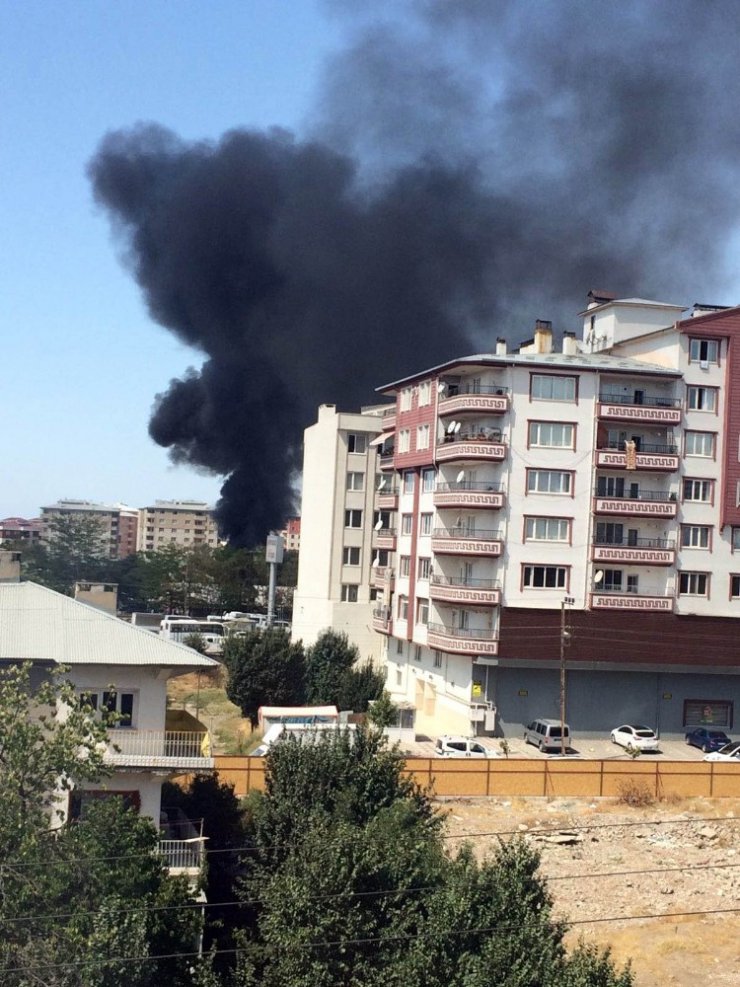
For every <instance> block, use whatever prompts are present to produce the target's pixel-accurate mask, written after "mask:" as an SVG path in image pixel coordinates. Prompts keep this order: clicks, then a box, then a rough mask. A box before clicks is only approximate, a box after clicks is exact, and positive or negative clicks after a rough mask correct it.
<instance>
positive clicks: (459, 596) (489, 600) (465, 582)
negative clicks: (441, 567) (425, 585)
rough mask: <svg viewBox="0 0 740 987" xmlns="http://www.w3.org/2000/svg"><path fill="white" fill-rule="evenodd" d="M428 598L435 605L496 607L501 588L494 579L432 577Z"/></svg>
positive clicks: (499, 598)
mask: <svg viewBox="0 0 740 987" xmlns="http://www.w3.org/2000/svg"><path fill="white" fill-rule="evenodd" d="M429 596H430V598H431V599H432V600H434V601H435V602H437V603H453V604H467V605H468V606H481V607H497V606H498V605H499V604H500V602H501V586H500V584H499V583H498V582H497V581H496V580H495V579H475V578H472V577H471V578H466V577H465V576H458V577H452V578H450V579H448V578H447V577H446V576H432V581H431V583H430V585H429Z"/></svg>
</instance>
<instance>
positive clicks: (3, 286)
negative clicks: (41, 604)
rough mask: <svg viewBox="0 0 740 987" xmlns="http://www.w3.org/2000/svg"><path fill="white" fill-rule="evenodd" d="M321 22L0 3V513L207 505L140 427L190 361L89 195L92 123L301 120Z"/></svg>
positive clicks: (275, 6)
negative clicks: (78, 503) (172, 501)
mask: <svg viewBox="0 0 740 987" xmlns="http://www.w3.org/2000/svg"><path fill="white" fill-rule="evenodd" d="M338 32H339V28H338V24H337V23H336V22H335V21H333V20H332V19H331V18H330V17H328V16H327V13H326V9H325V8H323V7H322V5H321V4H320V3H319V2H318V0H316V2H313V0H290V2H287V0H285V2H282V0H219V2H218V3H204V2H202V0H201V2H190V0H177V2H161V0H146V2H144V0H135V2H134V0H117V2H115V3H113V2H107V3H104V2H100V0H85V2H82V0H80V2H74V3H73V2H54V3H49V2H38V0H24V2H9V0H2V2H0V169H1V170H0V174H1V175H2V183H1V184H0V217H1V221H2V237H1V238H0V325H1V326H2V340H3V357H4V358H3V367H4V373H3V375H2V388H1V389H0V409H2V419H3V428H2V443H1V444H0V460H1V461H2V466H3V469H2V475H3V477H4V481H5V482H3V484H2V486H0V517H6V516H9V515H21V516H26V517H29V516H35V515H36V514H37V512H38V508H39V507H40V506H41V505H44V504H48V503H53V502H54V501H55V500H57V499H58V498H60V497H84V498H89V499H93V500H99V501H105V502H112V501H123V502H125V503H129V504H132V505H134V506H139V505H143V504H145V503H149V502H150V501H152V500H153V499H154V498H155V497H161V498H176V497H191V496H194V497H199V498H203V499H206V500H208V501H210V502H213V501H215V499H216V497H217V495H218V490H219V486H220V484H219V481H218V480H217V479H216V478H213V477H205V476H201V475H198V474H197V473H196V472H195V471H194V470H193V469H191V468H188V467H173V466H172V465H171V464H170V463H169V461H168V458H167V452H166V450H165V449H162V448H160V447H159V446H157V445H155V444H154V443H153V442H152V441H151V440H150V439H149V437H148V434H147V422H148V418H149V412H150V409H151V405H152V401H153V398H154V395H155V394H156V393H158V392H160V391H163V390H165V388H166V387H167V384H168V383H169V380H170V379H171V378H172V377H173V376H177V375H180V374H181V373H182V372H183V371H184V370H185V369H186V368H187V367H188V366H190V365H193V364H195V365H198V364H199V363H200V359H199V354H198V353H197V352H196V351H193V350H189V349H188V348H187V347H185V346H183V345H181V344H179V343H178V342H177V341H176V340H175V339H174V338H173V337H172V336H171V335H170V334H169V333H167V332H165V330H164V329H162V328H160V327H159V326H157V325H156V324H155V323H153V322H152V321H151V320H150V319H149V317H148V315H147V312H146V309H145V306H144V303H143V301H142V299H141V297H140V294H139V290H138V288H137V286H136V284H135V283H134V281H133V279H132V278H131V276H130V275H129V274H128V273H127V271H126V270H125V269H124V267H123V266H122V265H121V263H120V260H119V257H118V251H117V249H116V246H115V244H114V242H113V240H112V238H111V233H110V229H109V224H108V220H107V218H106V216H105V215H104V214H103V213H102V212H101V211H100V210H99V209H98V208H97V207H96V206H95V204H94V203H93V201H92V196H91V191H90V184H89V182H88V179H87V177H86V175H85V168H86V165H87V162H88V161H89V159H90V158H91V156H92V155H93V153H94V151H95V150H96V148H97V145H98V143H99V141H100V139H101V137H102V136H103V135H104V134H105V133H106V131H108V130H111V129H117V128H120V127H126V126H129V125H131V124H133V123H135V122H136V121H138V120H155V121H157V122H159V123H161V124H163V125H165V126H167V127H169V128H171V129H172V130H174V131H176V132H177V133H178V134H180V135H181V136H182V137H184V138H194V139H197V138H216V137H218V136H219V135H220V134H221V133H223V131H225V130H228V129H230V128H232V127H238V126H256V127H259V128H262V127H269V126H272V125H279V126H285V127H288V128H291V129H298V130H299V129H300V124H301V121H302V120H303V119H304V118H305V116H306V115H307V113H308V112H309V110H310V107H311V103H312V100H313V99H314V97H315V92H316V87H317V84H318V79H319V76H320V70H321V66H322V63H323V62H324V59H325V58H326V56H327V55H328V54H329V53H331V51H332V50H334V49H335V48H336V47H337V46H338V45H339V33H338Z"/></svg>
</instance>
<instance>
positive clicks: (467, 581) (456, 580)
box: [432, 576, 501, 589]
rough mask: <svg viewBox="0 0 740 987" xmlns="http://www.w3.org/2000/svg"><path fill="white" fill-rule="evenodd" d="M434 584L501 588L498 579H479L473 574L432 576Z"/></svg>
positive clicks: (473, 587) (471, 587)
mask: <svg viewBox="0 0 740 987" xmlns="http://www.w3.org/2000/svg"><path fill="white" fill-rule="evenodd" d="M432 585H433V586H463V587H468V588H470V589H501V583H500V582H499V581H498V579H478V578H475V577H473V576H450V577H447V576H432Z"/></svg>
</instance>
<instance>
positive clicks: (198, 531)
mask: <svg viewBox="0 0 740 987" xmlns="http://www.w3.org/2000/svg"><path fill="white" fill-rule="evenodd" d="M165 545H180V546H182V547H183V548H194V547H195V546H196V545H208V546H209V547H210V548H216V546H217V545H218V525H217V524H216V519H215V517H214V514H213V509H212V508H211V507H209V505H208V504H206V503H203V502H201V501H196V500H155V502H154V504H153V505H151V506H150V507H142V508H141V510H140V511H139V534H138V542H137V548H138V551H140V552H144V551H147V552H148V551H154V552H156V551H158V550H159V549H161V548H164V546H165Z"/></svg>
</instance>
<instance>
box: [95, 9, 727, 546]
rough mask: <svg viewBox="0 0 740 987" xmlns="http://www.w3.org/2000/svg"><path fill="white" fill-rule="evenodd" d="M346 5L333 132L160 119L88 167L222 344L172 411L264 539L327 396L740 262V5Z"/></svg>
mask: <svg viewBox="0 0 740 987" xmlns="http://www.w3.org/2000/svg"><path fill="white" fill-rule="evenodd" d="M329 6H330V7H331V8H332V10H333V11H334V12H338V13H339V14H341V15H343V16H346V17H347V19H348V25H349V26H348V30H349V31H350V32H351V43H350V44H348V47H347V49H346V51H345V52H343V53H342V54H340V55H339V56H338V57H337V58H335V59H334V60H333V61H332V62H331V63H330V64H329V65H328V66H327V69H326V74H325V81H324V86H323V91H322V98H321V100H320V101H319V103H318V106H317V110H316V113H315V116H314V118H313V120H312V121H310V126H309V127H308V128H307V131H306V133H307V134H308V135H310V136H309V137H304V138H303V139H298V138H295V137H293V136H292V135H290V134H288V133H286V132H285V131H279V130H275V131H273V132H270V133H257V132H252V131H247V130H245V131H234V132H231V133H229V134H226V135H225V136H224V137H223V138H222V139H221V140H220V141H219V142H217V143H201V144H187V143H184V142H182V141H180V140H179V139H178V138H177V137H176V136H175V135H173V134H171V133H169V132H167V131H165V130H163V129H162V128H159V127H157V126H154V125H150V126H139V127H137V128H134V129H132V130H129V131H122V132H118V133H114V134H110V135H108V137H106V138H105V139H104V141H103V142H102V144H101V147H100V149H99V151H98V153H97V155H96V157H95V159H94V160H93V162H92V163H91V166H90V175H91V178H92V182H93V186H94V191H95V196H96V198H97V200H98V202H100V203H102V204H103V205H104V206H105V207H106V208H107V210H108V212H109V214H110V216H111V218H112V221H113V223H114V225H115V227H116V229H117V231H118V233H119V235H120V236H121V238H122V240H123V243H124V246H125V251H126V256H127V260H128V263H129V264H130V267H131V269H132V271H133V273H134V275H135V277H136V279H137V281H138V283H139V284H140V286H141V288H142V290H143V292H144V295H145V297H146V299H147V303H148V305H149V309H150V312H151V315H152V317H153V318H154V319H155V320H156V321H157V322H159V323H160V324H162V325H163V326H166V327H167V328H168V329H170V330H172V331H173V332H174V333H176V334H177V336H178V337H179V338H180V339H182V340H184V341H185V342H187V343H189V344H191V345H192V346H194V347H196V348H198V349H199V350H200V351H201V352H202V353H203V354H204V355H205V363H204V365H203V367H202V369H201V370H200V371H193V372H191V373H190V374H188V375H187V376H186V377H185V378H184V379H182V380H176V381H173V382H172V383H171V384H170V388H169V390H168V391H167V392H166V393H165V394H163V395H160V396H159V397H158V399H157V404H156V406H155V410H154V414H153V417H152V421H151V425H150V432H151V434H152V436H153V438H154V439H155V440H156V441H157V442H159V443H161V444H162V445H164V446H167V447H169V448H170V450H171V454H172V455H173V456H174V457H175V458H176V459H179V460H183V461H187V462H190V463H192V464H194V465H197V466H200V467H203V468H206V469H208V470H211V471H213V472H215V473H217V474H220V475H223V476H226V477H227V480H226V483H225V486H224V488H223V491H222V500H221V502H220V504H219V511H220V515H221V520H222V523H223V525H224V529H225V531H226V532H227V534H229V535H230V536H231V537H232V538H233V539H234V540H235V541H237V542H239V543H242V544H252V543H256V542H257V541H259V540H260V539H261V538H262V537H263V535H264V534H265V532H266V531H267V530H268V529H269V528H270V527H273V526H275V525H277V524H280V522H281V521H282V519H283V517H284V515H285V514H286V513H288V512H289V511H290V510H291V507H292V503H291V487H290V479H291V476H292V475H293V474H294V472H295V470H296V469H297V468H298V467H299V465H300V444H301V436H302V430H303V428H304V427H305V426H306V425H307V424H310V422H311V421H312V420H314V419H315V413H316V406H317V405H318V404H319V403H321V402H324V401H329V402H333V403H336V404H337V405H339V406H340V407H342V408H354V407H357V406H358V405H359V404H360V403H363V402H364V403H367V402H368V401H370V400H372V389H373V388H374V387H375V386H376V385H378V384H379V383H382V382H385V381H387V380H390V379H393V378H394V377H396V376H400V375H402V374H404V373H406V372H411V371H413V370H417V369H420V368H422V367H424V366H429V365H431V364H433V363H435V362H438V361H441V360H443V359H446V358H448V357H452V356H455V355H460V354H462V353H465V352H470V351H471V350H474V349H478V348H488V347H489V346H490V345H491V343H492V340H493V338H494V337H495V336H497V335H501V334H504V335H508V336H509V338H510V339H511V340H512V341H513V340H516V339H520V338H522V337H523V336H524V335H527V334H528V332H529V328H530V327H531V325H532V323H533V320H534V319H535V318H536V317H540V318H552V319H553V320H554V321H555V323H556V325H557V326H558V327H559V328H564V327H568V328H571V327H572V328H575V326H574V324H573V312H574V310H575V309H576V308H577V307H578V306H579V304H580V303H581V301H582V300H583V299H584V297H585V293H586V291H587V290H588V289H589V288H590V287H599V288H605V289H611V290H615V291H617V292H619V293H621V294H628V295H648V296H650V297H659V298H663V299H664V300H669V301H679V302H684V303H689V302H690V301H693V300H697V299H698V300H701V301H715V300H716V298H715V296H714V294H713V293H714V292H718V291H724V290H727V289H728V287H729V285H730V284H731V283H732V282H731V280H730V272H729V271H728V270H727V266H726V250H727V247H728V244H729V241H730V238H731V237H732V235H733V234H734V233H735V231H736V226H737V215H738V196H739V195H740V183H738V173H739V170H740V169H739V168H738V152H739V151H740V126H739V120H740V117H739V115H738V107H740V73H738V72H737V68H736V65H737V57H736V38H737V37H738V35H739V34H740V6H738V5H736V4H735V3H729V2H727V3H725V2H707V3H698V2H692V0H672V2H671V3H670V4H650V3H644V2H639V3H638V2H632V3H629V2H623V3H622V4H619V5H615V4H612V3H602V2H600V0H583V2H563V3H558V4H546V3H542V2H541V0H533V2H529V3H527V2H524V0H517V2H516V3H513V2H512V3H507V2H497V3H490V0H435V2H432V0H418V2H416V3H409V4H407V5H399V4H397V3H386V4H382V3H378V4H377V5H376V4H373V6H372V11H373V14H372V17H373V20H372V21H371V20H370V19H369V18H368V14H367V9H368V8H367V5H365V4H357V3H349V2H343V3H342V2H334V3H330V4H329ZM399 10H401V11H402V15H403V16H402V17H400V18H399V15H398V11H399Z"/></svg>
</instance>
